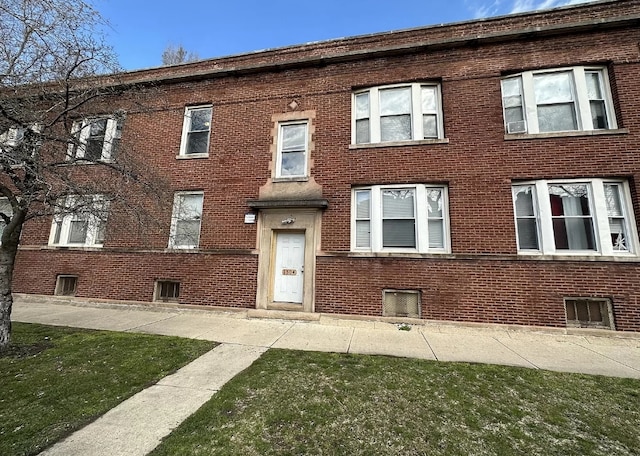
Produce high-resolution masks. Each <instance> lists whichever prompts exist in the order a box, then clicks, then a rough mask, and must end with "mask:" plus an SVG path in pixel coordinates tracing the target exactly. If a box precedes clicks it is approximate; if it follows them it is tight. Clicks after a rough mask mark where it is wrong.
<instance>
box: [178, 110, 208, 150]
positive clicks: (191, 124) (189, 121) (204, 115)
mask: <svg viewBox="0 0 640 456" xmlns="http://www.w3.org/2000/svg"><path fill="white" fill-rule="evenodd" d="M212 112H213V108H212V107H211V106H187V107H186V108H185V112H184V122H183V124H182V142H181V144H180V155H183V156H193V155H206V154H208V153H209V137H210V135H211V113H212Z"/></svg>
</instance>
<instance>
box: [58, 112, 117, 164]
mask: <svg viewBox="0 0 640 456" xmlns="http://www.w3.org/2000/svg"><path fill="white" fill-rule="evenodd" d="M101 119H106V120H107V127H106V129H105V132H104V142H103V144H102V154H101V156H100V161H104V162H108V161H111V159H112V152H113V140H114V139H115V138H116V132H117V129H118V121H120V122H122V119H118V118H115V117H109V116H102V117H100V116H99V117H91V118H86V119H82V120H77V121H75V122H73V126H72V127H71V135H72V136H74V137H77V141H78V143H77V144H74V143H71V144H69V146H68V147H67V160H68V161H72V160H82V159H84V156H85V153H86V149H87V140H88V139H89V135H90V133H91V123H92V122H93V121H96V120H101Z"/></svg>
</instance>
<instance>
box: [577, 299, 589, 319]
mask: <svg viewBox="0 0 640 456" xmlns="http://www.w3.org/2000/svg"><path fill="white" fill-rule="evenodd" d="M576 310H577V311H578V320H580V321H589V305H588V304H587V302H586V301H576Z"/></svg>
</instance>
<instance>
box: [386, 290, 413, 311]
mask: <svg viewBox="0 0 640 456" xmlns="http://www.w3.org/2000/svg"><path fill="white" fill-rule="evenodd" d="M382 315H383V316H384V317H413V318H420V292H419V291H417V290H384V291H383V292H382Z"/></svg>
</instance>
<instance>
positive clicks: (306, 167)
mask: <svg viewBox="0 0 640 456" xmlns="http://www.w3.org/2000/svg"><path fill="white" fill-rule="evenodd" d="M288 125H304V127H305V131H304V135H305V141H304V168H303V169H304V174H296V175H292V174H290V175H286V176H283V175H282V146H283V140H282V131H283V127H286V126H288ZM275 177H276V178H277V179H300V178H305V177H309V120H308V119H302V120H291V121H286V122H279V123H278V151H277V155H276V175H275Z"/></svg>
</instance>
